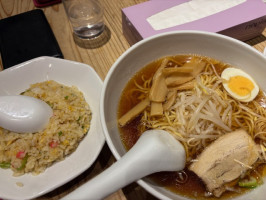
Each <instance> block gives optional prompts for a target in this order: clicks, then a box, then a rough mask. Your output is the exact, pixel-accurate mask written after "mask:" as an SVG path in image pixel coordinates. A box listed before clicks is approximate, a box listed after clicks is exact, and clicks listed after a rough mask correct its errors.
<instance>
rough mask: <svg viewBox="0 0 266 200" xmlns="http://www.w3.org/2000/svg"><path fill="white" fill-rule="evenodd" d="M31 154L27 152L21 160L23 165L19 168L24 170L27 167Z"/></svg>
mask: <svg viewBox="0 0 266 200" xmlns="http://www.w3.org/2000/svg"><path fill="white" fill-rule="evenodd" d="M28 158H29V155H28V154H26V155H25V157H24V158H23V159H22V161H21V165H20V167H19V168H17V170H22V169H24V168H25V167H26V164H27V161H28Z"/></svg>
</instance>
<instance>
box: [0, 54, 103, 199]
mask: <svg viewBox="0 0 266 200" xmlns="http://www.w3.org/2000/svg"><path fill="white" fill-rule="evenodd" d="M46 80H55V81H57V82H59V83H62V84H64V85H67V86H72V85H75V86H77V87H78V88H79V90H81V91H82V92H83V94H84V96H85V99H86V101H87V102H88V104H89V105H90V108H91V110H92V120H91V127H90V130H89V132H88V133H87V135H86V137H85V138H84V139H83V140H82V142H81V143H80V144H79V146H78V148H77V150H76V151H75V152H73V153H72V154H71V155H70V156H68V157H67V158H66V159H65V160H63V161H60V162H58V163H56V164H54V165H52V166H51V167H49V168H48V169H47V170H46V171H45V172H44V173H41V174H39V175H38V176H33V175H31V174H26V175H23V176H20V177H13V176H12V174H13V173H12V171H11V170H10V169H0V188H1V192H0V198H4V199H31V198H35V197H38V196H41V195H43V194H45V193H47V192H49V191H51V190H53V189H55V188H57V187H59V186H61V185H63V184H64V183H66V182H68V181H70V180H71V179H73V178H75V177H76V176H78V175H79V174H81V173H82V172H84V171H85V170H86V169H88V168H89V167H90V166H91V165H92V164H93V162H94V161H95V160H96V158H97V157H98V155H99V153H100V151H101V149H102V147H103V144H104V142H105V139H104V135H103V133H102V129H101V124H100V118H99V99H100V93H101V89H102V80H101V79H100V78H99V77H98V75H97V73H96V72H95V71H94V70H93V69H92V68H91V67H90V66H88V65H85V64H81V63H77V62H72V61H67V60H63V59H57V58H52V57H39V58H36V59H33V60H30V61H27V62H25V63H22V64H19V65H16V66H14V67H12V68H9V69H6V70H4V71H1V72H0V95H10V94H19V93H21V92H23V91H24V90H25V89H27V88H29V87H30V84H33V83H37V82H42V81H46ZM17 182H21V183H23V185H24V186H23V187H19V186H17V184H16V183H17Z"/></svg>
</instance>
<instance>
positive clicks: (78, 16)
mask: <svg viewBox="0 0 266 200" xmlns="http://www.w3.org/2000/svg"><path fill="white" fill-rule="evenodd" d="M63 4H64V7H65V11H66V14H67V16H68V19H69V21H70V22H71V24H72V28H73V31H74V33H75V34H76V35H77V36H78V37H80V38H94V37H97V36H98V35H100V34H101V33H102V32H103V30H104V22H103V8H102V6H101V4H100V3H99V2H98V1H97V0H63Z"/></svg>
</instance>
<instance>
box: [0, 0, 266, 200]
mask: <svg viewBox="0 0 266 200" xmlns="http://www.w3.org/2000/svg"><path fill="white" fill-rule="evenodd" d="M99 1H100V2H101V4H102V5H103V6H104V8H105V9H104V20H105V24H106V27H107V29H106V31H105V33H104V34H106V38H107V39H106V41H105V42H104V43H101V42H99V41H96V42H95V43H93V44H91V43H90V44H85V43H83V42H79V41H78V39H77V38H75V37H73V34H72V29H71V25H70V23H69V21H68V19H67V17H66V14H65V11H64V8H63V5H62V3H59V4H55V5H52V6H49V7H45V8H41V9H42V10H43V11H44V13H45V16H46V18H47V19H48V22H49V24H50V26H51V28H52V30H53V32H54V34H55V37H56V39H57V41H58V43H59V46H60V48H61V50H62V52H63V55H64V58H65V59H67V60H73V61H78V62H81V63H85V64H88V65H90V66H92V67H93V68H94V69H95V71H96V72H97V73H98V75H99V76H100V77H101V78H102V80H103V79H104V77H105V76H106V74H107V72H108V70H109V69H110V67H111V66H112V64H113V63H114V62H115V60H116V59H117V58H118V57H119V56H120V55H121V54H122V53H123V52H124V51H125V50H126V49H128V48H129V47H130V45H129V43H128V42H127V40H126V39H125V37H124V35H123V32H122V15H121V9H122V8H125V7H129V6H132V5H135V4H138V3H141V2H144V1H145V0H122V1H121V0H111V1H110V0H99ZM33 9H36V7H35V6H34V4H33V1H32V0H0V19H3V18H6V17H9V16H13V15H16V14H19V13H23V12H26V11H29V10H33ZM0 31H1V30H0ZM247 43H248V44H249V45H251V46H253V47H254V48H256V49H257V50H259V51H261V52H263V50H264V48H265V47H266V29H265V30H264V32H263V34H262V35H260V36H258V37H256V38H254V39H251V40H249V41H247ZM0 64H1V62H0ZM113 162H115V158H114V157H113V156H112V153H111V151H110V150H109V148H108V146H107V145H106V144H105V145H104V147H103V149H102V151H101V153H100V155H99V157H98V159H97V160H96V161H95V163H94V164H93V165H92V166H91V167H90V168H89V169H88V170H87V171H85V172H84V173H82V174H81V175H79V176H78V177H77V178H75V179H73V180H72V181H70V182H69V183H67V184H65V185H63V186H61V187H59V188H57V189H55V190H54V191H52V192H50V193H48V194H45V195H44V196H41V197H38V198H37V199H38V200H41V199H54V200H55V199H60V198H61V197H63V196H65V195H66V194H68V193H70V192H71V191H73V190H75V188H77V187H79V186H80V185H82V184H83V183H85V182H87V181H88V180H89V179H91V178H92V177H93V176H95V175H97V174H99V173H100V172H101V171H103V170H104V169H106V168H107V167H108V166H110V165H111V164H112V163H113ZM106 199H107V200H121V199H123V200H125V199H128V200H130V199H132V200H133V199H134V200H135V199H149V200H150V199H156V198H155V197H153V196H152V195H150V194H149V193H147V192H146V191H145V190H144V189H142V188H141V187H140V186H138V185H137V184H136V183H132V184H130V185H128V186H127V187H125V188H123V189H121V190H119V191H117V192H115V193H114V194H112V195H110V196H109V197H107V198H106Z"/></svg>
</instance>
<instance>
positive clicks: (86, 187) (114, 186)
mask: <svg viewBox="0 0 266 200" xmlns="http://www.w3.org/2000/svg"><path fill="white" fill-rule="evenodd" d="M185 160H186V157H185V151H184V148H183V146H182V144H180V143H179V142H178V141H177V140H176V139H174V137H173V136H171V135H170V134H169V133H168V132H166V131H162V130H151V131H146V132H145V133H144V134H143V135H142V136H141V137H140V139H139V140H138V142H137V143H136V144H135V145H134V146H133V148H131V150H130V151H129V152H128V153H126V154H125V156H123V157H122V158H121V159H120V160H118V161H117V162H116V163H114V164H113V165H112V166H111V167H109V168H108V169H107V170H105V171H104V172H102V173H101V174H100V175H98V176H96V177H95V178H94V179H92V180H91V181H89V182H87V183H85V184H83V185H82V186H81V187H79V188H78V189H76V190H75V191H73V192H72V193H70V194H69V195H67V196H65V197H64V198H63V199H75V200H77V199H103V198H104V197H106V196H108V195H110V194H112V193H113V192H115V191H117V190H118V189H120V188H122V187H124V186H126V185H128V184H130V183H132V182H134V181H136V180H138V179H140V178H142V177H144V176H147V175H149V174H152V173H154V172H159V171H179V170H182V169H183V168H184V167H185Z"/></svg>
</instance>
